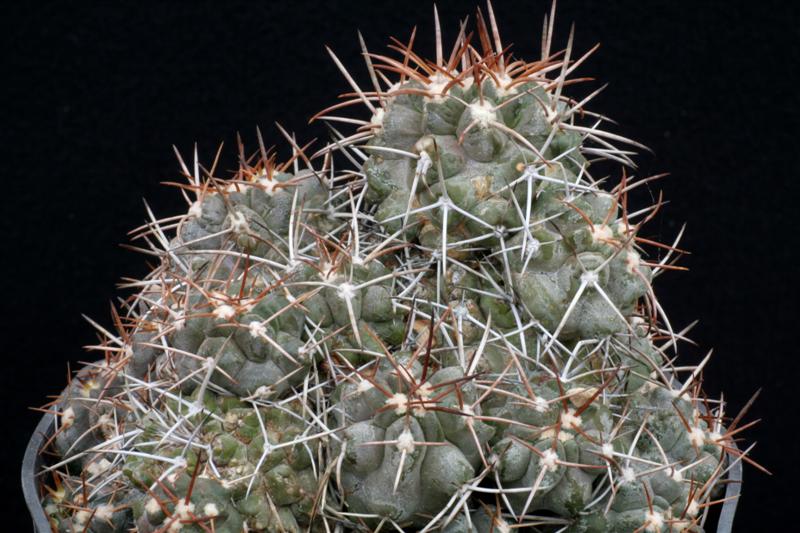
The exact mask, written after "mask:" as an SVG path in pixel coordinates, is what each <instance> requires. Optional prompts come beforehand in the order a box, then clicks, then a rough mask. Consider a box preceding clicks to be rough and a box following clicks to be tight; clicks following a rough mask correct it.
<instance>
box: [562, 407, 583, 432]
mask: <svg viewBox="0 0 800 533" xmlns="http://www.w3.org/2000/svg"><path fill="white" fill-rule="evenodd" d="M582 423H583V421H582V420H581V417H580V416H578V415H576V414H575V411H574V410H573V409H567V410H566V411H564V412H563V413H561V426H562V427H565V428H567V429H569V428H573V427H575V428H579V427H581V424H582Z"/></svg>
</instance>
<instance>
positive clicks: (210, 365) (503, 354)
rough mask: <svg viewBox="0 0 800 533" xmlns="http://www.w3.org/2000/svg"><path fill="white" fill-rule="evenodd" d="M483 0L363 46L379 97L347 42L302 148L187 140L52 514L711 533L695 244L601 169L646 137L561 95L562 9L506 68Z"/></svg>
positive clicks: (62, 423) (720, 436) (105, 526)
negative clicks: (149, 263) (671, 288)
mask: <svg viewBox="0 0 800 533" xmlns="http://www.w3.org/2000/svg"><path fill="white" fill-rule="evenodd" d="M487 7H488V17H486V18H484V17H483V15H482V14H481V12H480V11H479V12H478V17H477V23H476V31H475V32H471V31H470V30H469V29H468V26H467V24H466V23H463V24H462V25H461V26H460V29H459V32H458V34H457V37H456V39H455V43H454V45H453V47H452V50H451V51H450V52H449V53H448V54H445V53H444V48H443V46H442V38H441V35H442V32H441V29H440V26H439V21H438V16H436V17H435V26H436V30H435V31H436V52H435V59H434V60H432V61H428V60H425V59H423V58H421V57H420V56H419V55H417V54H416V53H415V52H414V51H413V49H412V45H413V40H414V35H413V33H412V36H411V39H410V40H409V42H408V43H401V42H399V41H394V42H393V44H392V45H390V48H392V49H393V50H394V51H395V52H397V53H398V54H399V55H395V56H388V55H382V54H373V53H369V52H368V51H367V49H366V47H364V58H365V61H366V65H367V74H368V76H369V80H370V88H369V89H363V88H361V87H360V86H359V85H358V84H357V83H356V82H355V81H354V78H353V76H351V74H350V73H349V72H348V71H347V70H346V68H345V67H344V65H343V64H342V62H341V61H340V60H339V59H338V58H337V57H336V56H335V54H334V53H333V52H332V51H331V52H330V54H331V56H332V58H333V60H334V62H335V63H336V64H337V66H338V67H339V68H340V69H341V70H342V73H343V74H344V76H345V78H346V79H347V81H348V82H349V83H350V84H351V86H352V90H353V91H352V92H351V93H349V94H347V95H345V96H344V101H342V102H340V103H338V104H336V105H333V106H331V107H330V108H328V109H326V110H324V111H322V112H321V113H319V114H318V115H316V116H315V117H314V118H315V119H321V120H326V121H327V122H328V123H329V124H330V126H331V131H332V132H333V140H332V141H331V142H330V143H329V144H328V145H326V146H325V147H323V148H322V149H320V150H318V151H317V152H316V153H314V154H312V155H306V150H307V149H308V147H307V146H302V147H301V146H300V145H299V144H298V143H297V142H296V141H295V138H294V136H293V135H290V134H288V133H287V132H285V131H284V130H282V129H281V133H282V134H283V135H284V137H285V138H286V140H287V141H288V143H289V144H290V146H291V148H292V157H291V158H290V159H289V160H288V161H287V162H286V163H283V164H280V165H279V164H278V163H277V162H276V157H275V156H274V153H272V152H271V151H268V150H267V149H266V148H265V145H264V142H263V140H262V138H261V134H260V132H259V134H258V141H259V147H258V150H257V151H256V152H255V153H254V154H253V155H252V156H251V155H248V154H246V153H245V150H244V148H243V147H241V145H240V168H239V170H238V172H237V173H236V174H235V176H234V177H233V178H231V179H220V178H217V177H215V175H214V169H213V168H212V169H211V170H210V171H204V172H203V173H201V172H200V166H199V164H198V162H197V156H196V155H195V161H194V167H193V170H190V169H189V168H188V166H187V165H186V164H185V163H184V161H183V159H181V158H180V155H179V156H178V157H179V161H180V164H181V169H182V171H183V174H184V176H185V177H186V178H187V180H188V184H186V185H183V186H182V187H181V189H182V192H183V194H184V196H185V197H186V199H187V203H188V206H189V207H188V211H187V213H186V214H184V215H181V216H179V217H171V218H167V219H157V218H156V217H155V216H154V215H152V213H151V214H150V215H151V219H150V220H149V221H148V223H147V224H145V225H144V226H142V227H141V228H138V230H137V232H136V233H135V239H137V240H139V241H141V242H142V243H144V244H143V245H142V249H144V250H145V252H146V253H148V254H150V255H152V256H154V257H156V258H157V259H158V261H159V263H158V265H157V266H156V267H155V268H154V269H153V270H152V272H151V273H150V274H149V275H148V276H147V277H146V278H145V279H143V280H141V281H137V282H132V283H130V284H129V288H131V289H134V291H135V294H134V295H133V296H132V297H131V298H129V299H128V300H127V301H126V302H125V305H124V308H123V310H122V313H121V314H119V315H115V317H114V318H115V325H116V327H117V331H116V332H111V331H108V330H106V329H104V328H102V327H100V326H97V327H98V329H99V330H100V332H101V333H102V335H103V337H104V339H105V341H104V342H103V343H102V344H101V345H100V346H98V347H96V349H97V350H99V351H100V352H101V353H103V355H104V357H103V360H102V361H100V362H98V363H96V364H92V365H87V366H86V367H84V368H83V369H82V370H81V371H80V372H79V373H78V374H77V376H76V377H75V378H74V379H73V380H72V382H71V383H70V385H69V386H68V387H67V389H66V390H65V392H64V393H63V394H62V396H61V397H60V398H59V400H58V402H57V403H56V405H55V407H54V409H55V412H56V413H57V417H56V422H55V435H54V437H53V439H52V444H53V447H54V448H55V450H56V451H57V454H58V456H59V457H58V458H57V459H55V460H53V461H52V462H51V463H50V464H49V465H48V466H47V467H46V471H47V472H49V473H50V474H51V476H50V477H51V478H52V481H53V482H52V484H51V485H50V486H48V487H47V490H46V495H45V497H44V505H45V508H46V511H47V513H48V515H49V516H50V519H51V523H52V526H53V529H54V531H63V532H75V531H93V532H118V531H127V530H130V529H132V528H135V529H136V530H137V531H140V532H142V533H145V532H155V531H159V532H161V531H166V532H172V531H180V530H183V531H197V532H200V531H217V532H238V531H259V532H261V531H269V532H273V531H275V532H277V531H287V530H288V531H308V530H313V531H322V530H323V529H324V530H328V531H330V530H339V531H341V530H363V531H369V530H380V529H388V528H394V529H397V530H400V531H411V530H419V531H435V530H443V531H448V532H451V533H455V532H467V531H480V532H488V531H494V530H499V531H507V530H508V529H510V528H511V527H514V528H523V529H526V530H528V531H572V532H598V533H599V532H603V531H614V532H628V531H630V532H633V531H659V532H661V531H664V532H666V531H701V530H702V525H703V523H704V521H705V517H706V513H707V509H708V507H709V505H710V503H712V502H713V501H714V499H715V498H716V497H717V496H716V495H717V494H718V492H719V488H720V486H721V480H723V479H724V477H725V475H726V472H727V471H728V469H729V468H730V466H731V464H732V462H736V461H739V460H740V459H742V458H745V459H746V457H745V455H744V454H743V453H741V452H739V451H738V449H737V448H736V446H735V444H734V441H733V435H734V434H735V433H736V432H738V431H739V428H737V426H738V424H739V420H740V417H737V419H735V420H734V421H732V422H730V423H726V419H725V412H724V404H723V403H722V402H721V401H716V400H710V399H708V398H706V397H705V395H704V394H703V392H702V390H701V388H700V375H701V372H702V370H703V367H704V365H705V363H706V361H707V360H708V358H706V359H704V360H703V362H702V363H700V364H699V365H696V366H691V367H689V366H676V365H675V363H674V354H675V353H676V352H677V348H678V344H679V343H680V342H681V341H682V340H684V338H685V334H686V333H687V331H688V328H686V329H684V330H676V329H675V328H673V326H672V324H671V322H670V321H669V320H668V319H667V316H666V315H665V313H664V310H663V309H662V307H661V306H660V305H659V303H658V301H657V299H656V296H655V293H654V290H653V286H652V284H653V281H654V279H655V278H656V277H657V276H659V275H660V274H662V273H664V272H665V271H667V270H669V269H671V268H674V266H673V263H674V259H675V258H676V257H677V256H679V255H680V254H681V250H680V249H679V248H677V243H678V240H679V239H680V234H679V235H678V236H677V237H676V239H675V242H674V243H672V244H661V243H659V242H656V241H654V240H651V239H648V238H645V237H644V236H643V235H641V228H642V227H643V225H644V224H645V223H646V222H647V221H648V220H650V219H651V218H652V217H653V216H654V215H655V214H656V212H657V211H658V210H659V207H660V205H661V202H660V200H659V202H658V203H656V204H655V205H653V206H647V207H644V208H641V209H637V210H630V209H629V207H628V201H627V198H628V195H629V193H630V192H631V191H632V190H634V189H635V188H637V187H639V186H640V185H642V184H644V183H647V182H648V181H650V180H651V178H635V177H633V176H627V175H626V173H625V171H624V170H623V173H622V179H621V180H619V182H618V183H616V184H615V185H613V186H611V185H609V184H608V182H609V179H608V178H600V177H598V176H595V175H593V172H592V165H595V163H596V162H598V161H606V162H610V163H619V164H622V165H624V166H629V167H633V163H632V160H631V156H632V154H633V152H632V151H631V150H632V149H635V148H637V147H641V145H639V144H638V143H636V142H634V141H631V140H629V139H626V138H624V137H622V136H620V135H618V134H614V133H610V132H608V131H605V130H604V129H602V128H603V126H604V124H605V122H606V119H605V117H603V116H602V115H597V114H594V113H591V112H589V111H588V110H587V109H586V104H587V103H589V102H590V101H591V100H592V98H593V97H594V96H595V95H596V94H597V93H598V92H599V91H595V92H592V93H590V94H589V95H588V96H586V97H584V98H582V99H580V100H575V99H572V98H570V97H568V96H567V95H566V92H567V88H568V87H569V86H570V85H571V84H572V83H574V82H575V81H579V80H575V79H574V78H573V72H574V70H575V69H576V68H577V67H578V66H579V65H580V64H581V63H582V62H583V61H584V60H585V59H586V57H588V55H589V54H590V53H591V52H592V51H593V50H594V49H592V50H590V51H589V53H587V54H585V55H583V56H579V57H577V58H576V56H575V54H574V50H573V49H572V36H571V35H570V38H569V41H568V44H567V47H566V49H565V50H564V51H563V52H553V51H552V50H551V49H552V48H553V17H554V11H552V12H551V13H550V15H549V16H548V17H546V18H545V31H544V36H543V39H542V53H541V57H540V59H539V60H537V61H534V62H524V61H521V60H518V59H515V58H513V57H512V56H511V55H510V54H509V53H508V50H507V49H506V48H505V47H504V46H503V43H502V41H501V39H500V36H499V32H498V29H497V24H496V22H495V17H494V14H493V12H492V8H491V4H488V6H487ZM362 46H363V40H362ZM359 104H363V106H364V107H366V109H367V115H366V116H363V117H361V118H356V117H354V116H351V115H348V116H343V115H341V114H340V113H341V112H342V110H343V109H348V108H350V107H351V106H354V105H359ZM340 123H344V124H346V125H348V127H349V126H350V125H353V124H355V125H356V128H355V131H354V132H353V133H350V134H347V133H341V132H340V131H339V130H338V129H337V128H338V127H339V124H340ZM621 146H622V147H621ZM596 167H597V165H595V168H596Z"/></svg>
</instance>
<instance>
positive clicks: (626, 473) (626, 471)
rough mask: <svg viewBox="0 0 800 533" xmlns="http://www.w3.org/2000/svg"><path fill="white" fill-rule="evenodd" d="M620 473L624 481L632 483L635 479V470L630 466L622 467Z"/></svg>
mask: <svg viewBox="0 0 800 533" xmlns="http://www.w3.org/2000/svg"><path fill="white" fill-rule="evenodd" d="M620 474H621V475H622V481H624V482H625V483H633V482H634V481H636V472H635V471H634V470H633V468H631V467H630V466H626V467H623V468H622V470H620Z"/></svg>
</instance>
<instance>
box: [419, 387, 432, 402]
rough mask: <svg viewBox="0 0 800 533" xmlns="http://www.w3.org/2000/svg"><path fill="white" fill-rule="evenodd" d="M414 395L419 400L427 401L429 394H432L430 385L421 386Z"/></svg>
mask: <svg viewBox="0 0 800 533" xmlns="http://www.w3.org/2000/svg"><path fill="white" fill-rule="evenodd" d="M416 394H417V396H419V397H420V398H422V399H424V400H427V399H428V398H430V397H431V394H433V388H432V387H431V384H430V383H423V384H422V385H420V386H419V387H417V392H416Z"/></svg>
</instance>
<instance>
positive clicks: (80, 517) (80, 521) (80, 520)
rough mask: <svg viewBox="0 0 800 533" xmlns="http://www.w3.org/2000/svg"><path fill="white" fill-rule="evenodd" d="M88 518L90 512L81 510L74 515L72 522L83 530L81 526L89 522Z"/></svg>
mask: <svg viewBox="0 0 800 533" xmlns="http://www.w3.org/2000/svg"><path fill="white" fill-rule="evenodd" d="M90 516H92V513H91V511H87V510H86V509H81V510H80V511H78V512H77V513H75V516H74V518H73V520H74V522H75V524H76V525H78V526H79V527H81V528H83V526H84V525H85V524H86V521H87V520H89V517H90Z"/></svg>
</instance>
